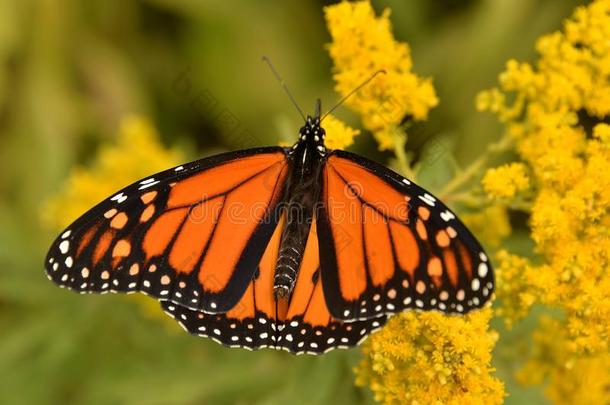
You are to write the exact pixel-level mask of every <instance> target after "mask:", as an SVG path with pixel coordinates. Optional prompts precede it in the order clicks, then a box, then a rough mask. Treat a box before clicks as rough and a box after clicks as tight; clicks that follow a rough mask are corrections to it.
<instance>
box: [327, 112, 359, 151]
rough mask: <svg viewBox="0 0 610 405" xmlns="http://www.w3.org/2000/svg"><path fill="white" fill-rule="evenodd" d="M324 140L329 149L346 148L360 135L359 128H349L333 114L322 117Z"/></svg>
mask: <svg viewBox="0 0 610 405" xmlns="http://www.w3.org/2000/svg"><path fill="white" fill-rule="evenodd" d="M324 130H325V131H326V139H325V140H324V142H325V144H326V146H327V147H328V148H329V149H346V148H348V147H349V146H351V145H352V144H353V143H354V138H355V137H356V136H358V135H360V130H358V129H354V128H351V127H350V126H348V125H347V124H345V123H344V122H343V121H341V120H339V119H337V118H336V117H335V116H334V115H329V116H327V117H326V118H324Z"/></svg>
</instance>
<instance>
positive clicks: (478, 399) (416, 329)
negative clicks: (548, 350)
mask: <svg viewBox="0 0 610 405" xmlns="http://www.w3.org/2000/svg"><path fill="white" fill-rule="evenodd" d="M491 315H492V311H491V309H485V310H481V311H477V312H474V313H471V314H469V315H467V316H463V317H462V316H446V315H443V314H440V313H436V312H429V313H416V312H406V313H404V314H402V315H399V316H397V317H395V318H394V319H392V321H391V322H390V323H389V324H388V325H387V326H386V327H385V328H383V329H382V330H381V331H379V332H378V333H377V334H375V335H374V336H373V337H372V338H371V341H370V343H368V344H366V345H365V346H364V353H365V355H366V357H365V359H364V360H363V361H362V362H361V364H360V365H359V366H358V369H357V372H358V378H357V380H356V383H357V384H359V385H364V384H368V385H369V386H370V387H371V389H372V390H373V393H374V394H375V399H376V400H377V401H379V402H383V403H387V404H393V403H398V404H406V403H408V404H436V403H443V404H498V403H501V402H502V401H503V398H504V388H503V385H502V383H501V382H500V381H499V380H498V379H496V378H494V377H492V375H491V373H492V372H493V371H494V370H493V369H492V368H491V367H490V366H489V362H490V360H491V349H492V348H493V346H494V345H495V343H496V340H497V339H498V335H497V333H495V332H493V331H490V330H489V328H488V322H489V319H490V318H491Z"/></svg>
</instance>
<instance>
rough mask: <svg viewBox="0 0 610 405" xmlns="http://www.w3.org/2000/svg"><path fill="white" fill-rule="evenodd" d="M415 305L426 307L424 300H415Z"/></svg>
mask: <svg viewBox="0 0 610 405" xmlns="http://www.w3.org/2000/svg"><path fill="white" fill-rule="evenodd" d="M415 305H416V306H417V307H418V308H423V307H424V302H423V301H422V300H415Z"/></svg>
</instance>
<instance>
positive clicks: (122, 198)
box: [110, 191, 127, 204]
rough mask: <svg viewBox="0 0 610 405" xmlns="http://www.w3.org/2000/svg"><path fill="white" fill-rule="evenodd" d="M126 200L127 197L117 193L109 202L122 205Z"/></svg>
mask: <svg viewBox="0 0 610 405" xmlns="http://www.w3.org/2000/svg"><path fill="white" fill-rule="evenodd" d="M126 199H127V196H126V195H125V194H123V192H122V191H121V192H120V193H118V194H117V195H115V196H114V197H112V198H111V199H110V200H111V201H116V202H117V203H119V204H120V203H122V202H124V201H125V200H126Z"/></svg>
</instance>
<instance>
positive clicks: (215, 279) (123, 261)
mask: <svg viewBox="0 0 610 405" xmlns="http://www.w3.org/2000/svg"><path fill="white" fill-rule="evenodd" d="M274 73H275V71H274ZM289 95H290V94H289ZM291 98H292V97H291ZM322 118H323V117H322ZM321 121H322V119H321V118H320V102H319V100H318V104H317V109H316V114H315V115H314V116H313V117H311V116H308V117H307V118H306V119H305V124H304V126H303V127H302V128H301V129H300V131H299V139H298V141H297V142H296V143H295V144H294V146H292V147H291V148H283V147H264V148H256V149H250V150H242V151H237V152H231V153H225V154H221V155H217V156H213V157H209V158H205V159H201V160H198V161H194V162H191V163H187V164H184V165H180V166H178V167H175V168H172V169H169V170H166V171H163V172H161V173H158V174H155V175H153V176H151V177H148V178H146V179H143V180H141V181H138V182H136V183H134V184H132V185H130V186H127V187H126V188H124V189H122V190H120V191H119V192H118V193H116V194H115V195H113V196H112V197H110V198H108V199H106V200H105V201H102V202H101V203H99V204H98V205H97V206H95V207H94V208H92V209H91V210H89V211H88V212H87V213H85V214H84V215H83V216H81V217H80V218H79V219H77V220H76V221H75V222H74V223H73V224H72V225H70V226H69V227H68V228H67V229H66V230H65V231H64V232H62V233H61V235H60V236H59V237H58V238H57V239H56V240H55V242H54V243H53V244H52V246H51V248H50V250H49V253H48V255H47V258H46V266H45V267H46V271H47V275H48V277H49V279H51V280H52V281H54V282H55V283H57V284H59V285H60V286H62V287H67V288H69V289H73V290H76V291H78V292H80V293H106V292H126V293H132V292H142V293H144V294H147V295H150V296H152V297H155V298H156V299H158V300H159V301H160V304H161V306H162V307H163V309H164V310H165V311H166V312H167V313H168V314H169V315H170V316H172V317H173V318H175V319H176V320H177V321H178V322H179V323H180V324H181V325H182V326H183V327H184V329H186V330H187V331H188V332H190V333H192V334H195V335H199V336H204V337H209V338H212V339H213V340H215V341H216V342H218V343H222V344H224V345H227V346H230V347H242V348H246V349H257V348H264V347H269V348H275V349H283V350H287V351H289V352H291V353H296V354H301V353H309V354H319V353H325V352H327V351H329V350H332V349H335V348H347V347H352V346H355V345H357V344H359V343H360V342H361V341H363V340H364V339H365V338H366V337H367V336H368V335H369V334H370V333H371V332H374V331H375V330H377V329H379V328H380V327H381V326H383V324H384V323H385V322H386V321H387V319H388V318H389V317H390V316H392V315H393V314H395V313H397V312H400V311H402V310H405V309H407V308H412V309H418V310H438V311H442V312H446V313H459V314H464V313H467V312H468V311H470V310H472V309H475V308H480V307H482V306H483V305H484V304H485V303H486V302H487V301H488V300H489V298H490V296H491V294H492V292H493V289H494V281H493V272H492V269H491V265H490V263H489V260H488V258H487V256H486V255H485V253H484V251H483V249H482V248H481V246H480V244H479V243H478V242H477V240H476V239H475V238H474V237H473V235H472V234H471V233H470V231H469V230H468V229H466V227H465V226H464V225H463V224H462V223H461V222H460V221H459V220H458V219H457V218H456V216H455V215H454V214H453V212H452V211H451V210H449V209H448V208H447V207H446V206H445V205H444V204H443V203H442V202H440V201H439V200H437V199H436V198H435V197H434V196H432V195H431V194H430V193H428V192H427V191H426V190H424V189H422V188H420V187H419V186H417V185H416V184H414V183H412V182H411V181H409V180H408V179H406V178H404V177H402V176H400V175H398V174H397V173H395V172H393V171H391V170H389V169H387V168H386V167H384V166H382V165H380V164H377V163H375V162H373V161H371V160H368V159H365V158H364V157H361V156H358V155H356V154H353V153H349V152H346V151H342V150H328V149H327V148H326V147H325V145H324V139H325V135H326V133H325V130H324V128H323V127H322V125H321Z"/></svg>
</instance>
